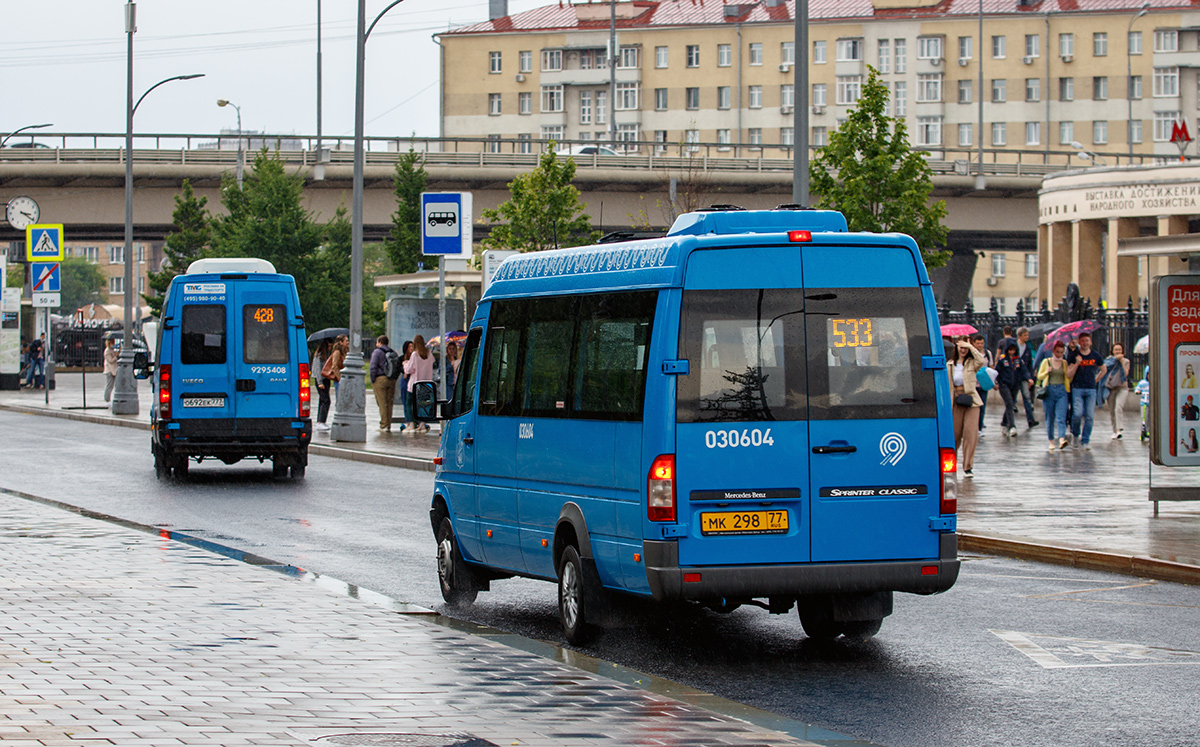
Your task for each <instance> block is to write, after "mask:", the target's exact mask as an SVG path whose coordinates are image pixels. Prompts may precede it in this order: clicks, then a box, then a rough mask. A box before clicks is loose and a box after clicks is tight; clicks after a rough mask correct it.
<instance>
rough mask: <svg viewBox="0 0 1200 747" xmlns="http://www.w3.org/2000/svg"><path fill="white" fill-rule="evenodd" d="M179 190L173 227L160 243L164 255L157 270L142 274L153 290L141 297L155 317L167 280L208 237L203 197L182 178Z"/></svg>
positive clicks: (209, 227)
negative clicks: (161, 243) (180, 190)
mask: <svg viewBox="0 0 1200 747" xmlns="http://www.w3.org/2000/svg"><path fill="white" fill-rule="evenodd" d="M182 189H183V191H182V193H180V194H177V195H175V212H174V213H173V214H172V218H173V221H172V222H173V224H174V228H173V230H172V231H171V233H169V234H167V240H166V242H165V243H164V244H163V254H164V255H166V257H165V261H164V262H163V265H162V268H161V270H160V271H159V272H149V273H147V274H146V284H147V285H149V286H150V288H151V290H153V291H154V293H152V294H149V293H143V294H142V298H143V299H144V300H145V301H146V304H147V305H148V306H149V307H150V313H151V314H153V315H154V316H155V317H158V316H161V315H162V305H163V300H165V298H166V293H167V289H168V288H170V287H171V280H172V279H173V278H174V277H175V276H176V275H180V274H182V273H184V272H186V271H187V268H188V265H189V264H191V263H192V262H193V261H194V260H197V259H200V258H201V257H202V256H204V251H205V250H206V249H207V248H208V244H209V241H210V240H211V237H212V225H211V223H212V219H211V218H210V217H209V214H208V210H207V208H206V207H205V206H206V205H207V204H208V198H207V197H196V193H195V192H194V191H193V190H192V183H191V182H190V181H188V180H187V179H184V180H183V187H182Z"/></svg>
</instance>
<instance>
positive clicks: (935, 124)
mask: <svg viewBox="0 0 1200 747" xmlns="http://www.w3.org/2000/svg"><path fill="white" fill-rule="evenodd" d="M941 144H942V118H941V117H917V145H941Z"/></svg>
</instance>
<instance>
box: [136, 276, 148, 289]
mask: <svg viewBox="0 0 1200 747" xmlns="http://www.w3.org/2000/svg"><path fill="white" fill-rule="evenodd" d="M145 292H146V278H145V277H144V276H143V277H139V278H138V293H145Z"/></svg>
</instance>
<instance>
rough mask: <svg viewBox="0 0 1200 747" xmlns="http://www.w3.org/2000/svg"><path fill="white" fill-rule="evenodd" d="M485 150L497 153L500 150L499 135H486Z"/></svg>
mask: <svg viewBox="0 0 1200 747" xmlns="http://www.w3.org/2000/svg"><path fill="white" fill-rule="evenodd" d="M487 152H488V153H499V152H500V136H499V135H488V136H487Z"/></svg>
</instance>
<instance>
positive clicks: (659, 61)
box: [654, 47, 667, 70]
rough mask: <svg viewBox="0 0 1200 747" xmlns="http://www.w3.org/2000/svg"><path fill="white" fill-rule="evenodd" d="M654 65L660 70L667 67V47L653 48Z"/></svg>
mask: <svg viewBox="0 0 1200 747" xmlns="http://www.w3.org/2000/svg"><path fill="white" fill-rule="evenodd" d="M654 66H655V67H656V68H659V69H660V70H662V69H666V67H667V47H655V48H654Z"/></svg>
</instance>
